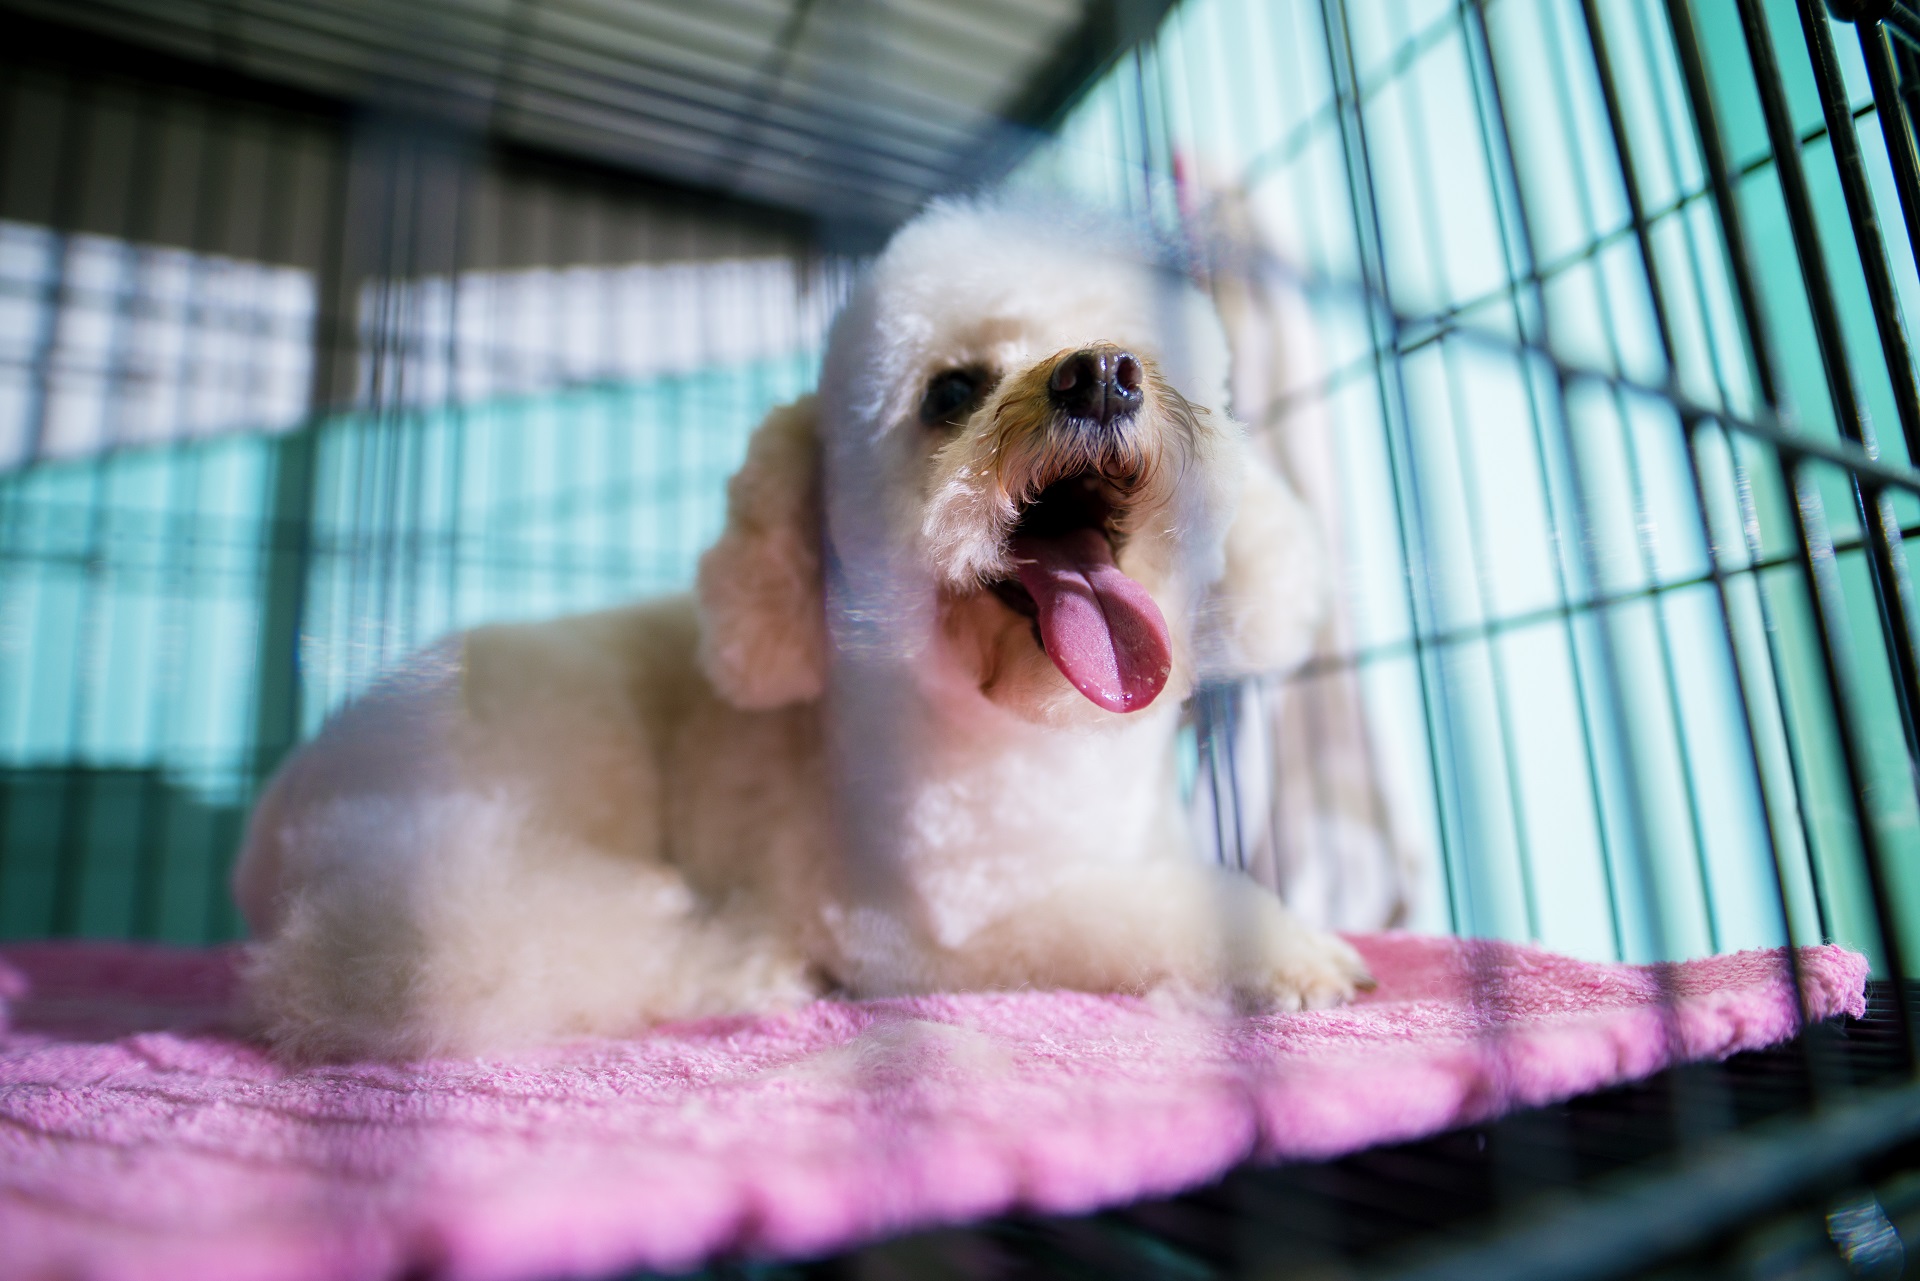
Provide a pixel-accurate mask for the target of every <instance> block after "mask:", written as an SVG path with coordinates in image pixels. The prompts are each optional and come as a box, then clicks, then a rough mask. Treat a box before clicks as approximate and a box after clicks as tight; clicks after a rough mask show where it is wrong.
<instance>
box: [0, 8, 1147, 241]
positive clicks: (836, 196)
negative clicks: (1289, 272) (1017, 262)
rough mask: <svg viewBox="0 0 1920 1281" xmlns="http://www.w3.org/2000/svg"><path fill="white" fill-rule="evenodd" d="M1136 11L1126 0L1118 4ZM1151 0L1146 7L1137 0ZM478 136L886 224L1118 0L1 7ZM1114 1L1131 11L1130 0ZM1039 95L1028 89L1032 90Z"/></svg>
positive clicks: (1053, 68)
mask: <svg viewBox="0 0 1920 1281" xmlns="http://www.w3.org/2000/svg"><path fill="white" fill-rule="evenodd" d="M1132 7H1134V8H1139V7H1141V6H1140V5H1138V4H1135V5H1134V6H1132ZM1148 7H1152V8H1154V9H1155V10H1156V12H1157V10H1158V9H1160V8H1164V5H1153V6H1148ZM0 8H6V9H10V10H12V11H14V12H16V13H22V14H27V15H30V16H32V17H35V18H38V19H41V20H43V21H45V22H49V23H56V24H60V25H62V26H67V27H78V28H81V29H83V30H86V31H89V32H97V33H101V34H106V35H110V36H112V37H114V38H116V39H119V40H123V41H127V42H129V43H132V44H135V45H139V46H144V47H148V48H155V49H160V50H164V51H166V52H169V53H172V54H174V55H177V56H181V57H185V58H189V59H192V60H195V61H198V62H202V63H208V64H212V65H215V66H218V67H220V68H222V69H224V70H228V71H233V72H238V73H241V74H245V75H248V76H253V77H258V78H261V79H265V80H270V81H275V82H279V83H283V84H287V85H291V86H294V87H297V88H299V89H303V90H307V91H310V92H315V93H319V94H323V95H326V96H328V97H331V98H335V99H342V100H346V101H348V102H353V103H364V104H374V105H377V106H379V107H382V108H384V109H389V110H401V111H420V112H425V113H427V114H429V115H432V116H435V117H438V118H441V119H450V120H453V121H455V122H456V123H459V124H461V125H462V126H464V127H466V128H469V129H471V130H472V131H474V132H476V133H478V134H483V135H485V136H488V137H491V138H493V139H495V140H499V141H505V142H509V143H518V144H524V145H530V146H534V147H538V148H541V149H544V150H552V151H558V152H563V153H567V154H572V155H579V156H587V157H592V158H595V159H598V160H601V161H603V162H608V163H612V164H616V165H619V166H622V167H626V168H632V169H637V170H641V171H644V172H647V173H650V174H655V175H659V176H661V177H664V178H668V179H671V180H673V181H676V182H680V183H684V184H687V185H690V186H695V187H699V188H704V189H711V190H715V191H719V192H724V193H727V194H731V195H736V196H740V197H744V198H748V199H752V200H755V201H759V202H763V203H768V204H774V205H778V206H782V207H786V208H793V209H800V210H805V211H808V212H811V213H818V214H825V215H829V216H834V217H841V218H851V219H854V220H857V221H859V222H864V223H869V224H875V225H878V226H886V225H889V224H891V223H893V222H896V221H898V220H899V219H900V218H902V217H904V216H906V215H907V214H909V213H911V212H912V211H913V210H914V209H915V208H917V207H918V206H919V205H920V204H921V203H922V202H923V201H924V200H925V199H926V198H927V197H928V196H929V195H931V194H934V193H936V192H938V191H941V190H946V189H949V188H951V187H953V186H956V185H961V184H964V183H965V182H966V181H967V180H968V179H969V178H970V177H971V176H973V175H975V174H977V173H979V172H981V167H982V165H983V163H984V159H983V158H984V157H985V156H986V155H987V154H988V151H987V149H988V148H989V147H990V146H997V145H1001V144H1003V143H1004V138H1005V135H1006V133H1007V131H1008V130H1009V128H1011V129H1014V130H1016V131H1017V130H1019V129H1021V128H1023V127H1025V126H1027V125H1029V124H1031V123H1034V122H1033V121H1032V119H1031V118H1030V117H1031V114H1032V109H1033V104H1035V103H1043V102H1046V101H1048V100H1049V99H1050V98H1057V97H1058V93H1051V94H1050V93H1049V92H1048V91H1047V86H1045V85H1044V84H1040V82H1043V81H1046V80H1048V79H1049V78H1050V77H1051V78H1058V77H1059V75H1060V74H1061V72H1062V71H1063V70H1064V71H1065V72H1067V73H1068V74H1070V75H1080V74H1081V73H1082V71H1083V69H1084V68H1083V67H1082V65H1081V64H1083V63H1084V62H1085V61H1086V59H1085V58H1079V59H1074V58H1064V59H1063V56H1062V55H1063V51H1067V52H1073V51H1083V50H1084V49H1085V48H1086V47H1089V46H1091V47H1093V48H1094V49H1095V50H1096V54H1097V55H1098V53H1099V52H1100V51H1105V52H1106V53H1110V52H1111V48H1112V47H1116V46H1117V35H1116V34H1115V33H1117V32H1119V31H1120V30H1121V29H1122V28H1123V27H1125V28H1128V29H1131V28H1133V27H1136V26H1138V25H1140V24H1139V23H1138V22H1137V21H1130V22H1127V23H1122V22H1121V21H1120V20H1119V18H1118V17H1117V16H1116V15H1117V14H1118V12H1119V10H1120V9H1122V8H1127V6H1126V5H1123V4H1119V3H1117V2H1116V0H1019V2H1016V0H973V2H971V3H964V4H960V3H952V4H942V3H934V2H933V0H700V2H699V3H686V2H682V3H673V2H670V0H412V2H411V3H408V4H404V5H402V4H389V3H382V2H379V0H5V2H4V4H0ZM1129 12H1131V11H1130V10H1129ZM1037 84H1038V85H1039V88H1038V89H1036V85H1037Z"/></svg>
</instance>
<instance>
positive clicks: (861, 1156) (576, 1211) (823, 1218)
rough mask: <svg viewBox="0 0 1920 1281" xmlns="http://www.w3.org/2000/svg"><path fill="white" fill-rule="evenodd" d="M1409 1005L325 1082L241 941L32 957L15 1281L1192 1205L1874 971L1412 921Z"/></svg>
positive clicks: (588, 1255)
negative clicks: (277, 1040) (241, 1033)
mask: <svg viewBox="0 0 1920 1281" xmlns="http://www.w3.org/2000/svg"><path fill="white" fill-rule="evenodd" d="M1353 942H1354V943H1355V945H1356V946H1358V947H1359V948H1360V950H1361V951H1362V952H1363V953H1365V955H1366V957H1367V961H1368V963H1369V964H1370V965H1371V966H1372V968H1373V972H1374V974H1375V975H1376V977H1377V978H1378V979H1379V980H1380V987H1379V990H1378V991H1376V992H1374V993H1373V994H1372V995H1370V996H1369V997H1367V998H1366V999H1364V1000H1363V1001H1361V1002H1359V1003H1358V1004H1355V1005H1353V1006H1349V1007H1347V1008H1344V1009H1339V1010H1328V1011H1322V1012H1316V1013H1310V1014H1294V1015H1274V1016H1264V1017H1250V1018H1245V1019H1235V1020H1230V1021H1224V1022H1223V1021H1220V1020H1217V1019H1208V1018H1204V1017H1201V1016H1199V1015H1196V1014H1192V1013H1185V1012H1181V1011H1178V1010H1173V1009H1169V1008H1166V1007H1164V1006H1163V1005H1160V1004H1156V1003H1153V1002H1148V1001H1142V1000H1138V999H1134V998H1129V997H1105V996H1089V995H1085V994H1082V993H1073V992H1018V993H1002V994H975V995H964V996H940V997H926V998H919V999H911V1000H889V1001H869V1002H859V1003H854V1002H844V1001H821V1002H818V1003H816V1004H814V1005H812V1006H809V1007H807V1008H805V1009H802V1010H799V1011H797V1012H794V1013H791V1014H783V1015H777V1016H769V1017H762V1018H742V1019H728V1020H710V1021H706V1022H701V1023H696V1024H681V1025H676V1026H671V1027H665V1028H659V1029H656V1030H655V1031H653V1032H652V1033H650V1034H648V1035H646V1036H642V1037H638V1038H635V1039H632V1040H624V1041H599V1042H592V1043H587V1044H578V1045H572V1046H568V1047H565V1048H563V1049H558V1050H554V1051H551V1052H547V1053H544V1054H541V1055H538V1056H533V1057H522V1058H519V1059H516V1060H513V1061H510V1062H508V1061H502V1062H436V1063H425V1064H412V1065H405V1066H397V1065H391V1064H360V1065H350V1066H333V1067H321V1068H308V1069H303V1070H298V1071H294V1070H288V1069H285V1068H283V1067H281V1066H280V1065H278V1064H276V1063H275V1062H274V1061H273V1060H272V1059H271V1058H270V1057H268V1056H267V1055H266V1054H265V1053H264V1052H263V1051H262V1050H261V1049H260V1048H258V1047H257V1046H255V1045H251V1044H248V1043H246V1042H245V1041H243V1040H239V1039H236V1038H235V1037H233V1036H232V1035H230V1034H227V1033H224V1032H223V1031H222V1030H221V1029H222V1018H223V1011H224V1010H225V1008H226V1006H227V1003H228V1000H229V997H230V995H231V991H232V980H233V963H234V959H235V956H236V953H235V952H234V951H233V950H232V949H215V950H202V951H186V950H171V949H165V948H160V947H149V946H139V945H126V944H32V945H25V946H14V947H10V948H6V949H0V997H5V998H8V1004H9V1006H10V1009H11V1015H12V1019H11V1023H10V1025H0V1026H10V1028H11V1030H9V1031H5V1032H0V1121H4V1124H0V1242H4V1243H5V1248H4V1249H0V1278H5V1279H8V1281H11V1279H12V1278H24V1277H41V1276H50V1275H57V1276H63V1277H66V1276H70V1277H85V1278H105V1279H116V1281H117V1279H119V1278H127V1279H137V1281H174V1279H176V1278H178V1279H181V1281H185V1279H186V1278H193V1279H194V1281H227V1279H232V1281H240V1279H241V1278H246V1279H248V1281H334V1279H342V1281H344V1279H348V1278H377V1277H397V1276H400V1275H402V1274H407V1273H416V1272H419V1273H427V1274H431V1275H436V1276H445V1277H449V1278H457V1279H472V1281H521V1279H523V1278H526V1279H530V1278H535V1277H559V1276H593V1275H601V1274H607V1273H612V1272H617V1271H620V1270H623V1269H630V1268H634V1267H643V1266H644V1267H656V1268H664V1269H674V1268H682V1267H687V1266H690V1265H693V1264H696V1263H698V1262H699V1261H701V1260H703V1259H706V1258H708V1257H711V1256H713V1255H715V1254H716V1253H748V1254H757V1255H805V1254H810V1253H817V1252H821V1251H825V1250H828V1249H832V1248H835V1247H838V1246H843V1245H847V1244H849V1243H853V1242H857V1241H861V1240H865V1239H870V1238H873V1237H876V1236H880V1235H884V1234H887V1233H891V1232H897V1231H901V1230H904V1229H907V1228H910V1227H917V1226H923V1225H929V1224H935V1223H942V1222H953V1221H958V1220H964V1219H969V1218H975V1217H978V1216H982V1215H987V1214H992V1213H995V1212H998V1211H1002V1210H1007V1209H1011V1208H1014V1207H1025V1208H1028V1209H1033V1210H1038V1211H1051V1212H1074V1211H1083V1210H1088V1209H1092V1208H1094V1207H1097V1206H1101V1205H1106V1204H1113V1203H1116V1202H1121V1201H1126V1200H1130V1199H1134V1198H1138V1197H1141V1196H1147V1195H1153V1194H1162V1193H1169V1192H1172V1191H1175V1190H1178V1189H1181V1188H1184V1187H1189V1186H1192V1185H1195V1184H1198V1183H1202V1182H1205V1181H1207V1180H1209V1179H1212V1178H1214V1177H1216V1176H1217V1175H1219V1174H1220V1173H1222V1172H1223V1171H1225V1170H1226V1169H1227V1168H1229V1167H1230V1166H1232V1165H1233V1164H1235V1163H1236V1162H1239V1161H1242V1160H1245V1159H1247V1158H1259V1159H1285V1158H1315V1157H1327V1156H1332V1155H1336V1154H1339V1153H1343V1152H1348V1151H1352V1150H1354V1149H1356V1148H1360V1147H1364V1146H1367V1145H1369V1144H1374V1143H1381V1142H1387V1141H1393V1140H1403V1139H1408V1138H1413V1137H1417V1136H1421V1135H1425V1134H1431V1133H1435V1132H1437V1131H1440V1130H1444V1129H1448V1128H1451V1127H1454V1126H1458V1125H1462V1124H1467V1123H1471V1122H1474V1121H1479V1120H1483V1119H1486V1118H1488V1117H1490V1116H1492V1115H1495V1114H1497V1113H1499V1112H1502V1111H1505V1110H1508V1109H1511V1108H1514V1107H1519V1106H1526V1105H1532V1104H1539V1103H1545V1102H1550V1101H1553V1100H1557V1099H1561V1098H1565V1097H1568V1096H1570V1095H1573V1094H1577V1093H1580V1092H1583V1091H1586V1090H1591V1089H1594V1088H1597V1087H1600V1086H1605V1085H1609V1084H1613V1083H1616V1082H1620V1081H1625V1080H1631V1079H1634V1078H1637V1077H1641V1076H1645V1075H1647V1074H1648V1073H1651V1072H1654V1071H1656V1070H1658V1069H1659V1068H1661V1067H1663V1066H1665V1065H1667V1064H1670V1063H1674V1062H1678V1061H1682V1060H1689V1059H1701V1058H1716V1057H1724V1056H1726V1055H1728V1054H1732V1053H1734V1052H1736V1051H1739V1050H1745V1049H1754V1048H1758V1047H1760V1046H1765V1045H1769V1044H1773V1043H1775V1042H1778V1041H1781V1040H1783V1039H1785V1038H1788V1037H1790V1036H1792V1035H1793V1034H1794V1033H1795V1031H1796V1030H1797V1028H1798V1027H1799V1025H1800V1017H1801V1002H1802V1001H1804V1008H1805V1011H1806V1014H1807V1015H1808V1017H1811V1018H1815V1019H1820V1018H1826V1017H1830V1016H1833V1015H1836V1014H1841V1013H1848V1014H1852V1015H1854V1016H1856V1017H1857V1016H1859V1015H1860V1014H1862V1013H1863V1012H1864V1008H1865V998H1864V989H1865V980H1866V973H1867V967H1866V962H1865V961H1864V960H1863V959H1862V958H1861V957H1859V956H1857V955H1855V954H1853V953H1850V952H1846V951H1843V950H1841V949H1839V948H1836V947H1818V948H1808V949H1803V950H1802V951H1801V953H1800V969H1801V980H1802V988H1801V1000H1796V996H1795V991H1794V986H1793V982H1792V978H1791V976H1790V972H1789V969H1788V966H1787V958H1786V954H1785V953H1784V952H1782V951H1771V952H1765V951H1763V952H1742V953H1738V954H1736V955H1729V956H1716V957H1709V958H1707V959H1704V960H1698V961H1688V962H1684V963H1680V964H1675V965H1667V966H1649V967H1638V966H1623V965H1607V964H1598V963H1594V962H1587V961H1576V960H1571V959H1568V958H1566V957H1561V956H1556V955H1553V954H1551V953H1548V952H1544V951H1541V950H1539V949H1536V948H1527V947H1520V946H1514V945H1510V944H1503V943H1490V942H1480V941H1466V940H1460V939H1452V938H1427V937H1420V936H1415V935H1405V934H1383V935H1372V936H1361V937H1356V938H1354V940H1353Z"/></svg>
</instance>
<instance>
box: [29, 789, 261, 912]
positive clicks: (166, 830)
mask: <svg viewBox="0 0 1920 1281" xmlns="http://www.w3.org/2000/svg"><path fill="white" fill-rule="evenodd" d="M245 820H246V809H245V807H243V806H241V805H220V804H214V803H210V802H209V801H207V800H206V799H205V798H204V797H203V796H201V795H199V794H198V793H196V792H195V791H193V790H192V789H190V788H186V787H182V786H180V785H179V784H178V783H176V782H174V781H172V780H171V779H170V778H169V777H168V776H167V774H166V773H164V772H163V771H161V770H157V769H112V768H102V769H89V768H86V767H83V766H52V767H44V768H20V767H15V768H9V769H4V770H0V939H5V938H44V937H48V936H81V937H91V938H143V939H158V940H161V941H164V942H169V943H209V942H218V941H221V940H224V939H230V938H235V937H238V936H239V934H240V933H241V924H240V920H239V917H238V914H237V913H236V912H235V910H234V908H233V906H232V903H231V896H230V895H229V894H228V893H227V863H228V861H229V860H230V859H231V857H232V854H233V851H234V850H235V849H236V848H237V847H238V845H239V842H240V830H241V824H242V823H244V822H245Z"/></svg>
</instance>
